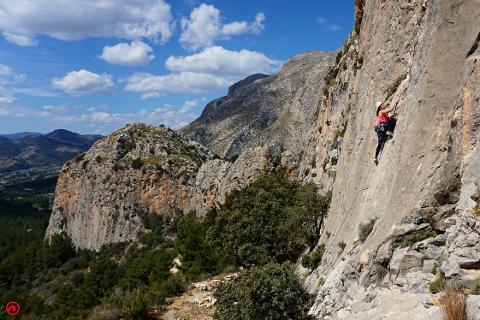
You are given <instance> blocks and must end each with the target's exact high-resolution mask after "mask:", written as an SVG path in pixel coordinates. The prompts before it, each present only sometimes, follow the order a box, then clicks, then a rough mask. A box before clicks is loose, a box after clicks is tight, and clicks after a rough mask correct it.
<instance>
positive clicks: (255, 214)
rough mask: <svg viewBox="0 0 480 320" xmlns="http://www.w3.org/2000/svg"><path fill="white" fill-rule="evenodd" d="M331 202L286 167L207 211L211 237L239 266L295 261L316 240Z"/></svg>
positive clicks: (208, 231)
mask: <svg viewBox="0 0 480 320" xmlns="http://www.w3.org/2000/svg"><path fill="white" fill-rule="evenodd" d="M329 204H330V195H329V194H328V195H326V196H323V197H322V196H320V195H319V194H318V193H317V190H316V187H315V185H313V184H307V185H305V186H299V185H298V183H295V182H292V181H290V180H289V179H288V178H287V177H286V176H285V172H284V171H283V170H279V171H276V172H273V173H272V174H269V175H267V174H265V175H263V176H261V177H260V178H259V179H258V180H257V181H256V182H254V183H252V184H251V185H249V186H248V187H246V188H245V189H243V190H238V191H233V192H232V193H230V194H229V195H228V196H227V198H226V200H225V204H224V205H222V206H221V207H220V209H219V210H212V211H211V212H209V213H208V214H207V217H206V220H205V223H206V225H207V226H208V229H207V242H208V243H209V245H210V246H211V247H212V248H214V249H215V251H217V252H219V253H218V255H219V256H220V255H223V256H224V257H225V259H226V260H228V261H233V262H234V264H235V265H243V266H252V265H263V264H266V263H269V262H273V261H276V262H284V261H294V260H296V259H297V258H298V256H299V255H300V254H301V252H302V251H303V250H304V249H305V248H306V247H307V246H310V247H311V248H312V247H313V246H315V245H316V243H317V242H318V237H319V234H320V229H321V226H322V224H323V220H324V218H325V216H326V214H327V212H328V208H329Z"/></svg>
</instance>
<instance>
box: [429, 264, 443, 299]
mask: <svg viewBox="0 0 480 320" xmlns="http://www.w3.org/2000/svg"><path fill="white" fill-rule="evenodd" d="M428 289H429V290H430V292H431V293H433V294H435V293H439V292H442V291H443V290H444V289H445V273H443V271H441V270H437V278H436V279H435V280H433V281H432V282H430V285H429V286H428Z"/></svg>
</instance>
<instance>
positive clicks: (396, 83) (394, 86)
mask: <svg viewBox="0 0 480 320" xmlns="http://www.w3.org/2000/svg"><path fill="white" fill-rule="evenodd" d="M406 77H407V74H403V75H401V76H399V77H398V78H396V79H395V80H394V81H393V83H392V84H391V85H390V87H388V89H387V91H385V101H387V100H388V99H390V97H391V96H393V94H394V93H395V92H396V91H397V89H398V87H399V86H400V84H401V83H402V81H403V80H404V79H405V78H406Z"/></svg>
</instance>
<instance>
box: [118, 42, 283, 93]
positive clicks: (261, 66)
mask: <svg viewBox="0 0 480 320" xmlns="http://www.w3.org/2000/svg"><path fill="white" fill-rule="evenodd" d="M165 66H166V68H167V69H169V70H170V71H172V73H171V74H167V75H153V74H149V73H136V74H133V75H132V76H130V77H129V78H127V79H126V80H124V82H126V83H127V84H126V86H125V90H127V91H132V92H139V93H142V98H144V99H145V98H151V97H157V96H161V95H164V94H166V93H169V92H173V93H201V92H213V91H218V90H223V89H226V88H227V87H228V86H230V85H231V84H233V83H234V82H236V81H238V80H240V79H242V78H244V77H246V76H249V75H251V74H253V73H272V72H274V71H276V70H277V69H278V68H279V67H280V66H281V62H280V61H277V60H273V59H270V58H268V57H267V56H265V55H264V54H262V53H259V52H255V51H249V50H241V51H230V50H226V49H224V48H222V47H218V46H217V47H210V48H207V49H205V50H204V51H202V52H199V53H196V54H193V55H191V56H186V57H173V56H172V57H169V58H168V59H167V61H166V63H165Z"/></svg>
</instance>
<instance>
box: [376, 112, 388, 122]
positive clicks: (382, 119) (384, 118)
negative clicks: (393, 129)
mask: <svg viewBox="0 0 480 320" xmlns="http://www.w3.org/2000/svg"><path fill="white" fill-rule="evenodd" d="M377 119H378V123H385V122H388V120H389V119H390V117H389V116H388V114H386V113H383V114H380V115H379V116H378V117H377Z"/></svg>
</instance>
